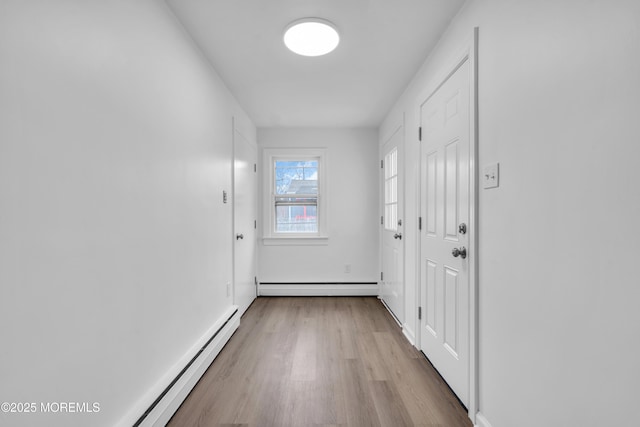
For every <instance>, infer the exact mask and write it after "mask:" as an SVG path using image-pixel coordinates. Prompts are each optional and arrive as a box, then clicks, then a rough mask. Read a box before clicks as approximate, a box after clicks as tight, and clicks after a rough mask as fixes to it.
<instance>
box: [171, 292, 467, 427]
mask: <svg viewBox="0 0 640 427" xmlns="http://www.w3.org/2000/svg"><path fill="white" fill-rule="evenodd" d="M471 425H472V424H471V421H470V420H469V419H468V417H467V415H466V412H465V410H464V408H463V407H462V406H461V405H460V403H459V402H458V400H457V399H456V397H455V396H454V395H453V393H452V392H451V390H450V389H449V388H448V387H447V385H446V384H445V383H444V382H443V381H442V379H441V378H440V377H439V376H438V374H437V373H436V371H435V370H434V369H433V367H432V366H431V365H430V364H429V362H428V361H427V360H426V359H425V358H424V356H423V355H422V354H421V353H420V352H418V351H417V350H416V349H415V348H413V347H412V346H411V345H410V344H409V343H408V341H407V340H406V339H405V338H404V336H403V335H402V332H401V330H400V328H399V327H398V325H397V324H396V323H395V321H394V320H393V318H392V317H391V315H390V314H389V313H388V312H387V311H386V309H385V308H384V306H383V305H382V303H381V302H380V301H379V300H378V299H377V298H374V297H266V298H265V297H261V298H258V299H257V300H256V301H255V302H254V303H253V305H252V306H251V307H250V308H249V310H247V312H246V313H245V315H244V316H243V317H242V320H241V324H240V327H239V328H238V330H237V331H236V333H235V334H234V336H233V337H232V338H231V340H230V341H229V342H228V343H227V345H226V346H225V348H224V349H223V350H222V351H221V352H220V354H219V355H218V357H217V358H216V360H215V361H214V362H213V364H212V365H211V366H210V367H209V369H208V370H207V372H206V373H205V375H204V376H203V377H202V378H201V379H200V381H199V383H198V384H197V385H196V387H195V388H194V389H193V391H192V392H191V394H190V395H189V397H188V398H187V399H186V400H185V402H184V403H183V404H182V406H181V407H180V409H179V410H178V412H176V414H175V415H174V416H173V418H172V419H171V421H170V422H169V426H172V427H184V426H186V427H189V426H238V427H239V426H274V427H285V426H292V427H307V426H309V427H314V426H354V427H359V426H383V427H386V426H389V427H400V426H425V427H426V426H438V427H458V426H461V427H462V426H464V427H469V426H471Z"/></svg>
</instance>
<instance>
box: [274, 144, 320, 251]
mask: <svg viewBox="0 0 640 427" xmlns="http://www.w3.org/2000/svg"><path fill="white" fill-rule="evenodd" d="M324 157H325V156H324V150H316V149H265V151H264V158H265V168H264V170H265V171H268V179H266V180H265V188H264V192H265V198H264V208H265V215H264V225H265V226H264V237H265V242H267V240H269V239H273V240H277V241H279V243H282V242H283V241H284V239H295V240H296V241H298V242H300V239H305V238H306V239H323V238H325V239H326V232H325V224H326V218H325V212H326V210H325V206H324V197H325V194H326V190H325V187H324V182H325V181H324V179H325V177H324V170H325V167H324V162H325V160H324ZM267 243H268V242H267ZM279 243H278V244H279Z"/></svg>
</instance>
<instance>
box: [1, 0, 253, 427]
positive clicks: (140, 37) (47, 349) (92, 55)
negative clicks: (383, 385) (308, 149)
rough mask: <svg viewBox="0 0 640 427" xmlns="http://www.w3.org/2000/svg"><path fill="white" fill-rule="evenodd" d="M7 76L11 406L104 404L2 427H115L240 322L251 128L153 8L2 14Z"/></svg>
mask: <svg viewBox="0 0 640 427" xmlns="http://www.w3.org/2000/svg"><path fill="white" fill-rule="evenodd" d="M0 64H2V65H1V66H0V283H1V287H0V292H1V294H0V325H2V334H1V335H2V344H1V347H0V378H2V380H1V381H0V401H2V402H5V401H7V402H36V403H37V404H38V405H39V404H40V402H90V403H93V402H97V403H99V404H100V412H99V413H94V414H88V415H87V414H22V415H20V414H5V413H0V424H3V425H12V426H21V425H29V426H37V425H46V426H56V425H64V426H75V425H77V426H85V425H93V426H111V425H114V424H115V423H116V422H118V420H120V419H121V418H122V417H123V416H125V414H126V413H127V412H128V411H130V410H132V411H133V412H132V414H134V415H135V414H136V411H137V409H136V408H138V409H140V408H141V407H140V405H142V409H144V407H145V399H148V398H149V396H153V398H155V397H157V393H158V392H159V391H160V390H161V389H162V388H164V386H166V385H167V382H166V381H167V379H170V378H171V377H172V376H173V375H175V374H177V370H179V369H180V368H181V367H182V366H180V365H181V364H182V365H184V363H185V362H186V359H188V358H190V357H191V356H192V355H193V354H192V353H191V351H192V347H193V346H194V345H195V344H197V343H198V342H200V341H201V338H202V337H203V335H204V334H205V333H206V332H207V331H208V329H209V328H211V327H212V326H213V325H214V324H215V323H216V322H217V321H218V320H219V319H220V317H221V316H223V315H224V314H225V313H226V312H227V310H228V309H229V308H230V307H231V300H230V298H227V296H226V286H225V285H226V282H227V281H230V280H231V273H232V272H231V206H230V205H229V204H227V205H225V204H222V191H223V190H226V191H229V192H230V191H231V136H232V133H231V132H232V128H231V127H232V124H231V123H232V121H231V117H232V116H236V117H240V116H242V117H244V118H245V119H246V116H244V115H243V113H242V112H241V111H240V110H239V108H238V107H237V105H236V104H235V103H234V101H233V100H232V98H231V96H230V94H229V92H228V91H227V89H226V88H225V86H224V85H223V83H222V82H221V81H220V79H219V78H218V77H217V76H216V75H215V73H214V72H213V71H212V69H211V68H210V66H209V64H208V63H207V62H206V61H205V60H204V59H203V57H202V56H201V55H200V53H199V52H198V51H197V50H196V49H195V47H194V45H193V43H192V42H191V40H190V38H189V37H188V36H187V35H186V34H185V32H184V31H183V30H182V28H181V27H180V25H179V24H178V23H177V21H176V19H175V18H174V17H173V15H172V14H171V13H170V12H169V11H168V9H167V8H166V6H164V3H163V2H158V1H154V0H141V1H135V2H131V1H128V0H116V1H109V2H101V1H90V2H71V1H56V2H51V1H49V0H29V1H23V0H15V1H9V0H5V1H2V2H1V3H0ZM147 393H150V394H147ZM145 396H146V397H145ZM148 403H150V402H149V401H148V400H147V401H146V404H148ZM137 415H138V416H139V415H141V412H137ZM124 421H125V423H126V421H127V420H124ZM131 422H132V421H130V420H129V424H130V423H131Z"/></svg>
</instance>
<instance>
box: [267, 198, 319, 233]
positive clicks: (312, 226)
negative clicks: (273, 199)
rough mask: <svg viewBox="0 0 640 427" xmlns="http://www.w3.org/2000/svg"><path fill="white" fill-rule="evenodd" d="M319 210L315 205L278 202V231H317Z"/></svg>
mask: <svg viewBox="0 0 640 427" xmlns="http://www.w3.org/2000/svg"><path fill="white" fill-rule="evenodd" d="M317 212H318V210H317V206H316V205H315V204H313V205H280V204H276V232H278V233H317V232H318V216H317V215H318V213H317Z"/></svg>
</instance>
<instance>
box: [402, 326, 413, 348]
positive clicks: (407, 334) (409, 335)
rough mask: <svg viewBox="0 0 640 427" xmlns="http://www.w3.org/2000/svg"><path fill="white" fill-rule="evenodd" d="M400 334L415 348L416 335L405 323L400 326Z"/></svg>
mask: <svg viewBox="0 0 640 427" xmlns="http://www.w3.org/2000/svg"><path fill="white" fill-rule="evenodd" d="M402 334H403V335H404V337H405V338H406V339H407V341H409V343H410V344H411V345H412V346H414V347H415V346H416V334H415V333H414V332H413V331H412V330H411V328H409V325H407V324H406V323H405V324H404V325H402Z"/></svg>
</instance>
